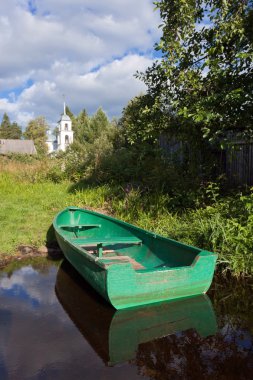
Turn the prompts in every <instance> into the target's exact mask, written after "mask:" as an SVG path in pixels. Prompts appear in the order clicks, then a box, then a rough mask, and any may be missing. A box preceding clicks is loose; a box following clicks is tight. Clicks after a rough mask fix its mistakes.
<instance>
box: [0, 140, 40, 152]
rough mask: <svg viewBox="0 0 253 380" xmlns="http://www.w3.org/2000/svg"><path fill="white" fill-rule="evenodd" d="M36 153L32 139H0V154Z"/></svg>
mask: <svg viewBox="0 0 253 380" xmlns="http://www.w3.org/2000/svg"><path fill="white" fill-rule="evenodd" d="M10 153H21V154H36V153H37V151H36V148H35V146H34V142H33V140H12V139H0V154H10Z"/></svg>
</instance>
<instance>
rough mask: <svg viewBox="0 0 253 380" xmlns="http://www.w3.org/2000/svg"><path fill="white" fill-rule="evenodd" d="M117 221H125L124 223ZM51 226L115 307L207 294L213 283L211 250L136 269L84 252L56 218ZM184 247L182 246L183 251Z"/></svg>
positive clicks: (70, 257)
mask: <svg viewBox="0 0 253 380" xmlns="http://www.w3.org/2000/svg"><path fill="white" fill-rule="evenodd" d="M89 213H90V211H89ZM95 214H96V213H95ZM99 216H100V217H101V215H99ZM102 217H104V216H102ZM106 218H108V217H106ZM109 219H113V218H110V217H109ZM117 222H118V221H117ZM119 223H123V224H124V222H119ZM54 225H55V232H56V238H57V241H58V243H59V245H60V248H61V250H62V251H63V253H64V255H65V257H66V259H67V260H68V261H69V262H70V263H71V264H72V265H73V266H74V268H75V269H76V270H77V271H78V272H79V273H80V274H81V276H82V277H83V278H84V279H85V280H86V281H87V282H88V283H89V284H90V285H91V286H92V287H93V288H94V289H95V290H96V291H97V292H98V293H99V294H100V295H101V296H102V297H103V298H104V299H106V300H107V301H108V302H110V303H111V305H113V306H114V307H115V308H116V309H124V308H130V307H135V306H139V305H144V304H151V303H155V302H161V301H165V300H174V299H178V298H182V297H188V296H194V295H198V294H202V293H206V291H207V290H208V289H209V287H210V284H211V282H212V278H213V273H214V268H215V262H216V258H217V256H216V255H215V254H214V253H210V252H207V251H201V250H199V251H198V253H197V254H196V255H195V257H194V258H193V260H192V262H191V264H190V265H181V266H174V267H169V266H166V265H164V266H162V267H161V268H152V267H150V268H146V267H143V269H141V270H136V269H134V268H133V266H132V265H131V261H123V262H121V261H118V260H114V261H113V260H112V258H114V259H115V257H112V258H111V257H108V256H107V257H106V258H104V257H102V258H100V257H98V256H96V255H95V256H94V255H91V254H89V253H87V252H86V250H84V249H81V248H80V247H79V246H77V245H76V244H73V243H72V242H71V240H70V239H68V238H66V236H64V235H63V234H62V233H61V231H60V230H59V228H57V217H56V221H55V222H54ZM127 226H130V227H132V228H133V231H134V232H136V231H137V235H138V237H141V238H142V240H144V239H145V236H144V237H143V236H142V233H145V234H147V236H148V239H150V235H149V234H151V233H147V231H144V230H141V229H138V228H137V227H134V226H131V225H128V224H127ZM130 230H131V228H130ZM138 232H139V234H138ZM135 235H136V234H135ZM159 238H161V239H162V240H161V241H162V242H163V241H164V239H165V240H168V241H169V239H166V238H163V237H157V236H156V239H159ZM100 240H101V239H98V241H100ZM147 244H148V243H147ZM161 244H163V243H161ZM177 244H180V243H177ZM185 247H186V246H184V245H182V251H183V249H185ZM187 248H188V247H187ZM124 257H125V256H124ZM187 260H188V259H187Z"/></svg>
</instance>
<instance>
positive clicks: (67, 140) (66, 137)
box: [65, 135, 69, 145]
mask: <svg viewBox="0 0 253 380" xmlns="http://www.w3.org/2000/svg"><path fill="white" fill-rule="evenodd" d="M65 144H66V145H68V144H69V136H68V135H67V136H65Z"/></svg>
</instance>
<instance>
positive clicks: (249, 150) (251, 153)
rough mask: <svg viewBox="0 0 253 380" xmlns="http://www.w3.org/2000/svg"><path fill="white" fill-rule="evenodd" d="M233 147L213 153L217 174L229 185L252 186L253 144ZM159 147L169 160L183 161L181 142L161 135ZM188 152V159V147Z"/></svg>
mask: <svg viewBox="0 0 253 380" xmlns="http://www.w3.org/2000/svg"><path fill="white" fill-rule="evenodd" d="M233 145H234V148H233V149H227V150H225V151H221V150H220V151H216V152H215V156H216V158H217V162H219V166H220V168H219V170H218V172H220V173H224V174H225V175H226V177H227V179H228V182H229V183H230V184H231V185H236V186H237V185H248V186H253V142H242V141H239V142H236V143H234V144H233ZM159 146H160V147H161V148H162V149H163V151H164V152H166V156H167V157H169V158H170V159H173V160H174V161H177V162H182V161H183V159H184V153H183V152H184V150H183V149H182V148H183V143H182V142H178V141H177V140H176V139H175V138H173V139H170V138H168V137H167V136H166V135H161V136H160V138H159ZM188 150H189V153H190V154H189V158H190V156H191V149H190V147H188ZM175 158H176V160H175ZM200 161H201V157H200ZM199 163H201V162H199ZM200 170H201V165H200Z"/></svg>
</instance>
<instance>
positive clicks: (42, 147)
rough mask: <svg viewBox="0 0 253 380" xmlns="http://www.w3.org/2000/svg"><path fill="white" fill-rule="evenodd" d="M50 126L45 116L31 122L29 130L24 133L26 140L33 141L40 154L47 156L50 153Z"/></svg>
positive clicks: (28, 126)
mask: <svg viewBox="0 0 253 380" xmlns="http://www.w3.org/2000/svg"><path fill="white" fill-rule="evenodd" d="M47 130H48V125H47V122H46V120H45V118H44V117H43V116H38V117H37V118H35V119H33V120H31V121H29V123H28V125H27V128H26V130H25V132H24V137H25V139H28V140H33V142H34V145H35V147H36V149H37V152H38V154H42V155H45V154H46V153H47V151H48V148H47V144H46V140H47Z"/></svg>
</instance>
